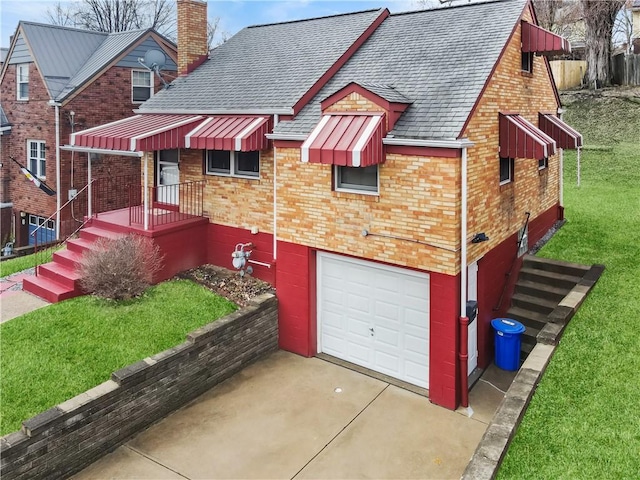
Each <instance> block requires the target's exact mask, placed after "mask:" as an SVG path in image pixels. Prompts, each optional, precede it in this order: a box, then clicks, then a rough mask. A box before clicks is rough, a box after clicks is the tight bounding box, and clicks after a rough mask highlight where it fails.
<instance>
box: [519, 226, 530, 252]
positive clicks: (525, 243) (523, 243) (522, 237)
mask: <svg viewBox="0 0 640 480" xmlns="http://www.w3.org/2000/svg"><path fill="white" fill-rule="evenodd" d="M518 240H519V242H520V246H519V248H518V256H519V257H521V256H522V255H524V254H525V253H527V252H528V251H529V224H527V225H525V226H524V227H522V228H521V229H520V230H518Z"/></svg>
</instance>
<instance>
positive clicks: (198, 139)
mask: <svg viewBox="0 0 640 480" xmlns="http://www.w3.org/2000/svg"><path fill="white" fill-rule="evenodd" d="M267 133H269V117H254V116H224V117H223V116H220V117H208V118H207V119H206V120H204V121H203V122H202V123H201V124H200V125H198V126H197V127H196V128H194V129H193V130H191V131H190V132H189V133H187V135H186V137H185V147H186V148H196V149H202V150H235V151H240V152H248V151H252V150H265V149H267V148H269V140H268V139H267V137H265V135H266V134H267Z"/></svg>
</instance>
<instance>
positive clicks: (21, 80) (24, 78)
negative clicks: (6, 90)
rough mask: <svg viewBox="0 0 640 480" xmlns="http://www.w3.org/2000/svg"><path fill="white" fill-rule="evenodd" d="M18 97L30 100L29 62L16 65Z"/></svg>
mask: <svg viewBox="0 0 640 480" xmlns="http://www.w3.org/2000/svg"><path fill="white" fill-rule="evenodd" d="M16 91H17V92H16V95H17V96H16V98H17V99H18V100H29V64H28V63H21V64H19V65H16Z"/></svg>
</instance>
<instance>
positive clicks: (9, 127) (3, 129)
mask: <svg viewBox="0 0 640 480" xmlns="http://www.w3.org/2000/svg"><path fill="white" fill-rule="evenodd" d="M9 130H11V125H9V126H8V127H0V135H2V132H8V131H9Z"/></svg>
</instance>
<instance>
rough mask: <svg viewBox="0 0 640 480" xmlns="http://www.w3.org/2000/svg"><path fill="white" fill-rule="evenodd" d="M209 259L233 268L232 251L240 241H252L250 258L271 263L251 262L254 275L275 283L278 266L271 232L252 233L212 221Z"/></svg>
mask: <svg viewBox="0 0 640 480" xmlns="http://www.w3.org/2000/svg"><path fill="white" fill-rule="evenodd" d="M207 236H208V238H207V261H206V263H212V264H213V265H218V266H220V267H225V268H228V269H230V270H233V265H232V263H231V260H232V258H231V253H232V252H233V251H234V250H235V249H236V245H237V244H238V243H252V244H253V246H252V247H251V257H249V258H250V260H255V261H258V262H262V263H267V264H269V265H271V268H269V267H266V266H264V265H258V264H255V263H249V265H251V267H253V273H252V275H253V276H254V277H256V278H259V279H260V280H264V281H265V282H269V283H270V284H272V285H275V279H276V273H275V271H276V268H275V265H274V264H273V235H271V234H270V233H258V234H256V235H252V234H251V232H250V231H249V230H246V229H244V228H235V227H227V226H225V225H218V224H215V223H210V224H209V226H208V231H207Z"/></svg>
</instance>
